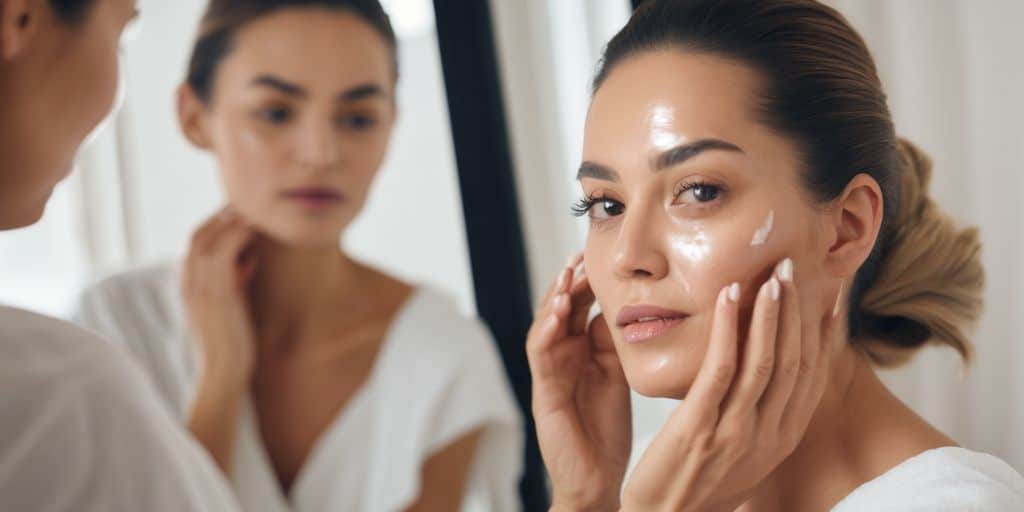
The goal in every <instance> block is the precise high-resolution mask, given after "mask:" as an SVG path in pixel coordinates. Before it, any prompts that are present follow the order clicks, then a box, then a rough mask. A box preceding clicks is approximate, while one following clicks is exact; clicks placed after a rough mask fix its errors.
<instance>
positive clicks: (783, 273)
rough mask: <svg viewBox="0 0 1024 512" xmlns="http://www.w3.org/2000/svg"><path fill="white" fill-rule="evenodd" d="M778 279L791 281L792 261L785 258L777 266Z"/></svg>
mask: <svg viewBox="0 0 1024 512" xmlns="http://www.w3.org/2000/svg"><path fill="white" fill-rule="evenodd" d="M778 274H779V279H781V280H783V281H786V282H789V281H792V280H793V260H791V259H789V258H786V259H784V260H782V263H780V264H779V270H778Z"/></svg>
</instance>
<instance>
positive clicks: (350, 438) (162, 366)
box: [76, 266, 524, 512]
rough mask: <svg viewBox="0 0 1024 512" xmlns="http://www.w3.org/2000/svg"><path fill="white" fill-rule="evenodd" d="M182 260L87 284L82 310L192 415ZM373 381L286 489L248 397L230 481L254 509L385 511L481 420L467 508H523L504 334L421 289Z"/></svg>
mask: <svg viewBox="0 0 1024 512" xmlns="http://www.w3.org/2000/svg"><path fill="white" fill-rule="evenodd" d="M179 276H180V269H179V267H175V266H157V267H150V268H144V269H139V270H135V271H130V272H126V273H122V274H120V275H117V276H114V277H112V278H110V279H107V280H105V281H103V282H101V283H100V284H98V285H96V286H94V287H92V288H90V289H89V290H88V291H86V293H85V294H84V295H83V298H82V301H81V304H80V309H79V311H78V313H77V314H76V321H77V322H79V323H81V324H83V325H85V326H87V327H90V328H92V329H96V330H97V331H99V332H101V333H102V334H103V335H104V336H106V337H107V338H108V339H110V340H111V341H114V342H116V343H120V344H123V345H124V346H125V347H126V348H128V350H129V352H131V353H132V354H134V355H135V356H136V358H137V359H138V360H139V361H140V362H141V363H142V366H143V367H144V369H145V370H146V372H147V373H148V374H149V376H150V377H151V378H152V379H153V382H154V384H156V387H157V389H158V390H159V391H160V394H161V396H162V397H163V399H164V400H165V401H166V402H167V403H168V404H170V406H171V408H172V409H173V410H174V411H175V412H176V413H177V414H178V415H179V421H182V422H184V421H185V418H186V412H187V410H188V408H189V404H190V402H191V400H192V399H193V396H194V392H195V387H196V383H197V378H198V375H197V365H198V360H197V357H196V354H195V350H194V342H193V340H192V339H191V337H190V335H189V332H188V322H187V317H186V314H185V311H184V304H183V302H182V300H181V297H180V292H179V290H180V285H179ZM382 343H383V344H382V346H381V349H380V352H379V353H378V355H377V359H376V361H375V362H374V367H373V369H372V371H371V374H370V376H369V377H368V378H367V381H366V382H365V383H364V384H363V385H362V387H361V388H360V389H359V390H358V391H357V392H356V393H355V394H354V395H353V396H352V397H351V398H350V399H349V401H348V403H347V404H346V405H345V407H344V408H343V409H342V410H341V411H339V413H338V415H337V416H336V417H335V418H334V420H333V421H332V422H331V423H330V424H329V425H328V426H327V428H326V429H325V431H324V432H322V433H321V434H320V436H319V437H318V439H317V441H316V442H315V443H314V445H313V447H312V449H311V451H310V453H309V454H308V456H307V457H306V460H305V461H304V463H303V467H302V468H301V470H300V472H299V474H298V475H297V476H296V479H295V481H294V482H293V483H292V486H291V490H290V492H289V494H288V495H285V494H284V493H283V492H282V490H281V486H280V484H279V483H278V479H277V476H276V474H275V473H274V469H273V466H272V464H271V463H270V459H269V456H268V455H267V452H266V449H265V447H264V445H263V442H262V437H261V434H260V432H259V422H258V421H257V419H256V417H255V415H254V414H253V411H252V408H251V405H249V404H246V407H244V408H243V411H242V414H241V415H240V417H239V420H238V434H237V437H236V438H235V445H234V451H233V461H232V464H231V467H232V475H231V481H232V484H233V487H234V490H235V492H236V496H237V497H238V500H239V501H240V502H241V503H242V506H243V507H244V508H245V510H246V511H247V512H327V511H340V510H344V511H346V512H359V511H366V512H384V511H392V510H403V509H405V508H406V507H407V506H409V505H410V504H412V502H413V501H415V499H416V497H417V496H419V493H420V491H421V489H420V483H421V482H420V475H421V470H422V467H423V464H424V463H425V462H426V461H427V459H428V458H429V457H430V456H431V455H433V454H434V453H436V452H437V451H439V450H441V449H443V448H444V447H446V446H448V445H449V444H451V443H452V442H454V441H456V440H457V439H459V438H460V437H462V436H464V435H466V434H468V433H470V432H472V431H474V430H478V429H479V430H481V432H482V436H481V438H480V441H479V442H478V444H477V449H476V455H475V457H474V460H473V462H472V465H471V468H470V472H469V476H468V479H467V482H466V486H465V492H464V499H463V505H462V508H461V510H462V511H463V512H467V511H473V512H476V511H480V512H509V511H517V510H519V508H520V505H519V498H518V490H517V489H518V481H519V477H520V473H521V471H522V466H523V463H522V452H523V442H524V440H523V432H522V430H523V428H522V422H521V418H520V416H519V410H518V408H517V407H516V404H515V399H514V396H513V394H512V390H511V387H510V386H509V384H508V382H507V379H506V377H505V371H504V367H503V365H502V362H501V359H500V357H499V356H498V353H497V350H496V347H495V345H494V341H493V339H492V338H491V336H490V334H489V333H488V332H487V330H486V328H485V327H484V326H483V324H482V323H480V322H479V321H478V320H476V319H473V318H467V317H464V316H462V315H461V314H459V313H458V309H457V307H456V306H455V304H454V303H453V302H452V301H450V300H449V299H448V298H447V297H445V296H444V295H443V294H441V293H439V292H436V291H434V290H431V289H428V288H421V289H418V290H416V291H415V292H414V293H413V294H412V295H411V296H410V297H409V298H408V299H407V300H406V302H405V304H404V305H403V306H402V308H401V309H400V310H399V312H398V313H397V314H396V315H395V318H394V320H393V322H392V325H391V326H390V328H389V331H388V333H387V335H386V336H385V339H384V340H383V342H382Z"/></svg>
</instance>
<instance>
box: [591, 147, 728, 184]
mask: <svg viewBox="0 0 1024 512" xmlns="http://www.w3.org/2000/svg"><path fill="white" fill-rule="evenodd" d="M714 150H718V151H732V152H738V153H743V152H744V151H743V150H742V149H740V147H739V146H737V145H735V144H732V143H730V142H726V141H724V140H720V139H701V140H697V141H694V142H690V143H687V144H682V145H679V146H676V147H674V148H672V149H669V150H667V151H664V152H662V153H661V154H659V155H658V156H657V158H655V159H654V165H653V169H654V171H655V172H657V171H663V170H665V169H668V168H670V167H673V166H676V165H679V164H681V163H683V162H685V161H687V160H689V159H691V158H693V157H695V156H697V155H699V154H701V153H703V152H705V151H714ZM583 178H594V179H598V180H604V181H619V180H620V179H621V178H620V176H619V173H617V172H615V171H614V170H612V169H611V168H609V167H607V166H605V165H601V164H599V163H595V162H588V161H584V162H583V163H582V164H580V169H579V171H578V172H577V173H576V179H577V180H580V179H583Z"/></svg>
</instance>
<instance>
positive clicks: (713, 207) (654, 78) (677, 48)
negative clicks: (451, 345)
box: [527, 0, 1024, 512]
mask: <svg viewBox="0 0 1024 512" xmlns="http://www.w3.org/2000/svg"><path fill="white" fill-rule="evenodd" d="M930 174H931V167H930V163H929V160H928V158H927V157H926V156H925V155H924V154H923V153H922V152H921V151H920V150H919V149H917V148H916V147H915V146H914V145H913V144H911V143H909V142H907V141H905V140H903V139H899V138H897V136H896V134H895V130H894V127H893V121H892V118H891V116H890V114H889V110H888V107H887V105H886V100H885V94H884V93H883V90H882V87H881V83H880V81H879V79H878V76H877V73H876V70H875V66H874V63H873V62H872V59H871V56H870V55H869V53H868V50H867V48H866V47H865V44H864V42H863V41H862V40H861V38H860V37H859V36H858V35H857V34H856V33H855V32H854V30H853V29H852V28H851V27H850V26H849V25H848V24H847V22H846V21H845V20H844V19H843V18H842V16H840V15H839V14H838V13H837V12H836V11H834V10H833V9H831V8H829V7H826V6H824V5H822V4H820V3H818V2H815V1H813V0H692V1H673V0H648V1H647V2H646V3H645V4H643V5H642V7H640V8H639V9H638V10H637V11H636V12H635V13H634V15H633V17H632V19H631V20H630V21H629V23H628V24H627V26H626V27H625V28H623V29H622V31H621V32H619V33H618V34H617V35H616V36H615V37H614V38H613V39H612V40H611V42H610V43H609V44H608V46H607V48H606V51H605V55H604V59H603V60H602V64H601V66H600V71H599V73H598V75H597V79H596V80H595V90H594V96H593V100H592V103H591V105H590V110H589V113H588V118H587V122H586V127H585V141H584V147H583V163H582V165H581V166H580V169H579V181H580V185H581V187H582V189H583V198H582V199H581V201H580V203H579V204H578V205H577V210H578V212H579V213H580V214H581V215H586V216H587V217H588V219H589V223H590V229H589V234H588V237H587V242H586V248H585V249H584V251H583V253H582V255H580V257H578V258H577V259H576V260H574V261H573V263H572V264H571V265H570V266H569V267H568V268H566V269H565V270H563V271H562V273H561V275H560V276H559V277H558V279H557V280H556V282H555V283H554V284H553V285H552V287H551V291H550V293H549V294H548V296H547V299H546V300H545V302H544V304H543V305H542V306H541V308H540V310H539V313H538V315H537V318H536V320H535V323H534V325H533V327H532V329H531V333H530V336H529V340H528V342H527V349H528V353H529V357H530V363H531V369H532V372H533V382H534V389H533V401H534V402H533V410H534V415H535V418H536V422H537V433H538V437H539V441H540V446H541V451H542V453H543V456H544V460H545V463H546V465H547V468H548V470H549V472H550V474H551V479H552V486H553V493H554V506H553V510H619V509H620V508H621V509H622V510H626V511H641V510H642V511H660V510H665V511H668V510H688V511H720V510H721V511H733V510H741V511H744V512H752V511H787V512H794V511H795V512H800V511H822V510H835V511H842V512H851V511H867V510H891V511H900V512H904V511H925V510H929V511H930V510H978V511H1004V510H1024V479H1022V478H1021V476H1020V475H1019V474H1018V473H1017V472H1015V471H1014V470H1013V469H1012V468H1011V467H1010V466H1008V465H1007V464H1006V463H1004V462H1003V461H1001V460H999V459H997V458H995V457H993V456H990V455H987V454H983V453H978V452H973V451H969V450H967V449H964V448H960V447H958V446H956V443H955V442H954V441H953V440H952V439H950V438H949V437H947V436H946V435H945V434H943V433H942V432H940V431H938V430H937V429H936V428H934V427H933V426H931V425H929V424H928V423H927V422H926V421H925V420H923V419H922V418H920V417H919V416H918V415H917V414H915V413H914V412H913V411H912V410H911V409H910V408H909V407H907V406H906V405H905V404H903V403H902V402H900V400H898V399H897V398H896V397H895V396H894V395H893V394H892V393H891V392H890V391H889V390H888V389H886V387H885V386H884V385H883V383H882V382H881V381H880V380H879V379H878V377H877V376H876V375H875V371H874V368H875V367H876V366H895V365H898V364H901V363H904V362H905V361H907V360H908V359H909V358H910V357H911V356H912V355H913V354H914V352H915V351H916V350H917V349H919V348H920V347H922V346H924V345H925V344H926V343H936V344H939V345H944V346H947V347H949V348H952V349H954V350H956V351H957V352H959V353H960V354H961V355H962V356H963V358H964V359H965V361H966V360H969V357H970V354H971V350H972V349H971V343H970V341H969V339H968V337H967V334H966V329H967V328H968V327H969V325H970V324H971V323H972V322H973V321H975V320H976V319H977V317H978V315H979V314H980V312H981V297H982V285H983V272H982V268H981V264H980V257H979V250H980V245H979V242H978V237H977V233H976V232H975V231H973V230H963V229H960V228H958V227H956V226H955V225H954V224H953V222H952V221H951V220H950V219H949V218H947V217H946V216H945V215H944V214H943V213H942V212H941V211H940V210H939V208H938V206H937V205H936V204H935V202H934V201H933V200H932V199H931V198H930V197H929V196H928V193H927V187H928V181H929V177H930ZM595 301H596V303H597V304H598V306H599V307H600V311H601V312H602V315H601V316H599V317H597V318H596V319H594V320H593V321H590V318H589V317H588V311H589V309H590V307H591V305H592V304H593V303H594V302H595ZM935 378H936V379H939V378H953V376H946V375H936V376H935ZM630 388H632V389H633V390H635V391H637V392H639V393H640V394H643V395H647V396H652V397H666V398H675V399H681V402H680V403H679V405H678V406H677V409H676V410H675V412H674V413H673V414H672V415H671V416H670V417H669V418H668V420H667V422H666V423H665V425H663V426H662V428H661V430H660V431H659V432H658V434H657V435H656V436H655V437H654V439H653V441H652V442H651V443H650V445H649V446H648V447H647V448H646V450H645V451H644V452H643V453H642V455H641V456H640V457H639V461H638V462H637V464H636V466H635V468H634V469H633V471H632V472H631V473H630V475H629V477H628V478H626V477H625V473H626V469H627V464H628V461H629V460H630V452H631V443H632V436H631V430H630V424H629V418H630V402H629V391H630ZM623 484H625V485H624V486H623ZM620 489H621V495H620ZM620 497H621V500H620Z"/></svg>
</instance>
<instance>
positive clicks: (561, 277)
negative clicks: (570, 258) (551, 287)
mask: <svg viewBox="0 0 1024 512" xmlns="http://www.w3.org/2000/svg"><path fill="white" fill-rule="evenodd" d="M566 279H569V271H568V270H567V269H564V268H563V269H562V271H561V272H559V273H558V289H559V290H561V289H562V288H565V280H566Z"/></svg>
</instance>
